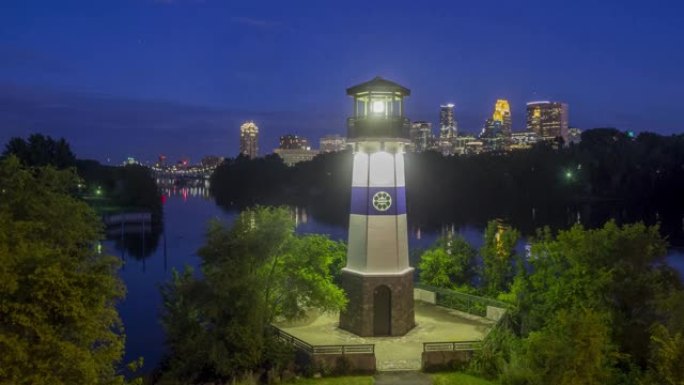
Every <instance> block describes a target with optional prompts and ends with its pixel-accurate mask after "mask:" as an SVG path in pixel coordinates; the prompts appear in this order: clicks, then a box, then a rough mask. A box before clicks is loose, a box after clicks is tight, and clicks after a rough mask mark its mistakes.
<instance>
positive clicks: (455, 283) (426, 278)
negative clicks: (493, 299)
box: [418, 234, 477, 289]
mask: <svg viewBox="0 0 684 385" xmlns="http://www.w3.org/2000/svg"><path fill="white" fill-rule="evenodd" d="M476 257H477V251H476V250H475V249H474V248H473V247H472V246H470V244H469V243H468V242H467V241H466V240H465V239H464V238H463V237H462V236H461V235H459V234H456V235H454V236H449V237H443V238H440V239H439V240H438V241H437V242H436V244H435V246H434V247H432V248H430V249H429V250H427V251H425V252H424V253H423V254H422V255H421V256H420V262H419V264H418V268H419V269H420V281H421V282H422V283H424V284H426V285H430V286H436V287H443V288H447V289H457V288H464V287H469V286H470V285H472V280H473V278H474V276H475V258H476Z"/></svg>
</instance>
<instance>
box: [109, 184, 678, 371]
mask: <svg viewBox="0 0 684 385" xmlns="http://www.w3.org/2000/svg"><path fill="white" fill-rule="evenodd" d="M166 194H167V195H165V203H164V226H163V232H161V233H160V234H156V235H147V236H146V237H140V236H126V239H125V242H121V241H119V240H118V238H117V236H112V239H110V240H108V241H106V242H105V250H107V251H108V252H109V253H111V254H114V255H117V256H119V257H120V258H121V259H122V260H123V262H124V264H123V267H122V269H121V271H120V276H121V278H122V279H123V281H124V282H125V284H126V287H127V295H126V298H125V300H124V301H122V302H121V303H120V304H119V306H118V307H119V312H120V314H121V318H122V320H123V324H124V328H125V332H126V353H125V357H124V363H127V362H130V361H133V360H135V359H137V358H138V357H143V358H144V361H145V365H144V368H143V371H144V372H147V371H150V370H152V369H153V368H154V367H155V366H156V365H157V363H158V362H159V360H160V359H161V358H162V355H163V352H164V333H163V330H162V327H161V324H160V323H159V314H160V309H161V306H162V303H161V296H160V294H159V286H160V285H161V284H162V283H164V282H166V281H168V280H169V279H170V277H171V272H172V270H173V269H177V270H182V269H184V267H185V266H187V265H189V266H193V267H194V268H197V267H198V265H199V259H198V257H197V255H196V251H197V249H198V248H199V247H200V246H201V245H202V244H203V242H204V233H205V230H206V226H207V223H208V221H209V220H210V219H212V218H216V219H218V220H220V221H223V222H225V223H230V222H231V221H232V220H233V219H234V218H235V216H236V215H237V212H227V211H225V210H223V209H221V208H220V207H218V206H217V205H216V204H215V203H214V200H213V199H212V198H210V197H209V196H208V193H207V190H206V189H205V188H204V187H200V188H192V189H181V190H177V191H175V192H173V193H172V192H166ZM295 211H296V219H297V232H298V233H317V234H328V235H329V236H330V237H331V238H333V239H339V240H346V237H347V229H346V228H345V227H343V226H335V225H329V224H324V223H320V222H317V221H316V220H315V219H314V218H312V217H311V215H309V214H308V213H307V211H306V210H304V209H296V210H295ZM409 221H410V218H409ZM409 228H410V225H409ZM448 230H451V229H447V231H448ZM453 230H455V231H458V232H459V233H460V234H461V235H463V236H464V237H465V238H466V239H467V240H468V241H469V242H470V243H471V244H472V245H473V246H474V247H480V246H481V244H482V229H479V228H475V227H464V228H461V229H453ZM438 235H439V231H421V230H420V229H415V228H413V229H411V230H410V232H409V248H410V249H411V250H415V249H423V248H426V247H428V246H430V245H431V244H432V243H433V242H434V241H435V239H436V238H437V237H438ZM519 246H520V247H522V244H521V245H519ZM667 258H668V263H669V264H670V265H671V266H673V267H674V268H676V269H677V270H678V271H679V272H680V274H682V275H684V251H682V250H670V252H669V255H668V257H667ZM412 264H413V265H414V266H415V261H412Z"/></svg>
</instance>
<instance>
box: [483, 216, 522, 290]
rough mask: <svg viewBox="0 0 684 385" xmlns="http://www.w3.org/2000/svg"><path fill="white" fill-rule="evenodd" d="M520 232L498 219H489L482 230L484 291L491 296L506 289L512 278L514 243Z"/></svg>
mask: <svg viewBox="0 0 684 385" xmlns="http://www.w3.org/2000/svg"><path fill="white" fill-rule="evenodd" d="M519 238H520V232H518V230H515V229H512V228H510V227H508V226H505V225H503V224H502V223H501V222H500V221H496V220H494V221H489V223H487V228H486V229H485V232H484V245H483V246H482V248H481V249H480V254H481V255H482V261H483V264H484V269H483V278H484V285H485V291H486V293H488V294H489V295H491V296H497V295H498V294H499V293H501V292H503V291H505V290H508V286H509V285H510V282H511V280H512V278H513V262H514V256H515V244H516V243H517V242H518V239H519Z"/></svg>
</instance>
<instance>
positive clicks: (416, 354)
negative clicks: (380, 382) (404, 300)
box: [276, 301, 494, 371]
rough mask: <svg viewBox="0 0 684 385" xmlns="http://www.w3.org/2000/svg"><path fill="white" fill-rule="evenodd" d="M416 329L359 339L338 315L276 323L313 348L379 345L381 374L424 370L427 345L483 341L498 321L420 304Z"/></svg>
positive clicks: (317, 315)
mask: <svg viewBox="0 0 684 385" xmlns="http://www.w3.org/2000/svg"><path fill="white" fill-rule="evenodd" d="M415 313H416V327H415V328H413V329H412V330H411V331H410V332H408V333H407V334H406V335H404V336H401V337H359V336H357V335H355V334H352V333H349V332H347V331H345V330H341V329H339V328H338V325H339V315H338V314H336V313H335V314H329V313H326V314H312V315H311V316H310V317H309V318H307V319H305V320H301V321H299V322H296V323H280V324H276V326H278V327H279V328H280V329H282V330H284V331H285V332H287V333H290V334H292V335H293V336H295V337H297V338H299V339H301V340H303V341H306V342H308V343H309V344H312V345H343V344H375V358H376V365H377V369H378V371H386V370H420V366H421V354H422V352H423V342H446V341H479V340H482V339H483V338H484V336H485V335H486V334H487V332H488V331H489V329H490V328H491V327H492V326H493V325H494V322H493V321H491V320H487V319H485V318H481V317H476V316H471V315H469V314H465V313H462V312H459V311H457V310H453V309H448V308H445V307H441V306H436V305H432V304H428V303H425V302H420V301H416V303H415Z"/></svg>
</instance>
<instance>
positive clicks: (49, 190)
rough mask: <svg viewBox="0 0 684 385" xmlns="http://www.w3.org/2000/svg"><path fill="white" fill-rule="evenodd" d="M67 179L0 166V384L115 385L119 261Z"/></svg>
mask: <svg viewBox="0 0 684 385" xmlns="http://www.w3.org/2000/svg"><path fill="white" fill-rule="evenodd" d="M76 183H77V177H76V175H75V174H74V173H73V172H72V171H57V170H55V169H53V168H51V167H45V168H37V169H32V170H28V169H26V168H24V167H22V165H21V164H20V162H19V160H18V159H17V158H16V157H14V156H9V157H7V158H6V159H4V160H2V161H0V351H1V352H2V354H0V383H1V384H50V385H54V384H65V385H70V384H122V383H123V378H122V376H120V375H118V374H117V370H116V365H117V363H118V362H119V360H120V359H121V356H122V354H123V343H124V335H123V332H122V325H121V322H120V320H119V316H118V313H117V310H116V307H115V303H116V301H117V300H118V299H121V298H122V297H123V295H124V287H123V284H122V282H121V281H120V280H119V279H118V277H117V276H116V270H117V268H118V260H117V259H116V258H115V257H109V256H102V255H99V254H98V253H97V252H95V245H96V244H97V242H98V241H99V240H100V239H101V236H102V224H101V222H100V220H99V219H98V218H97V216H96V215H95V213H94V212H93V211H92V210H91V209H90V208H89V207H88V206H87V205H86V204H85V203H83V202H81V201H79V200H77V199H75V198H73V197H72V196H70V195H69V193H68V192H69V191H70V190H72V189H73V187H74V186H75V184H76Z"/></svg>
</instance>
